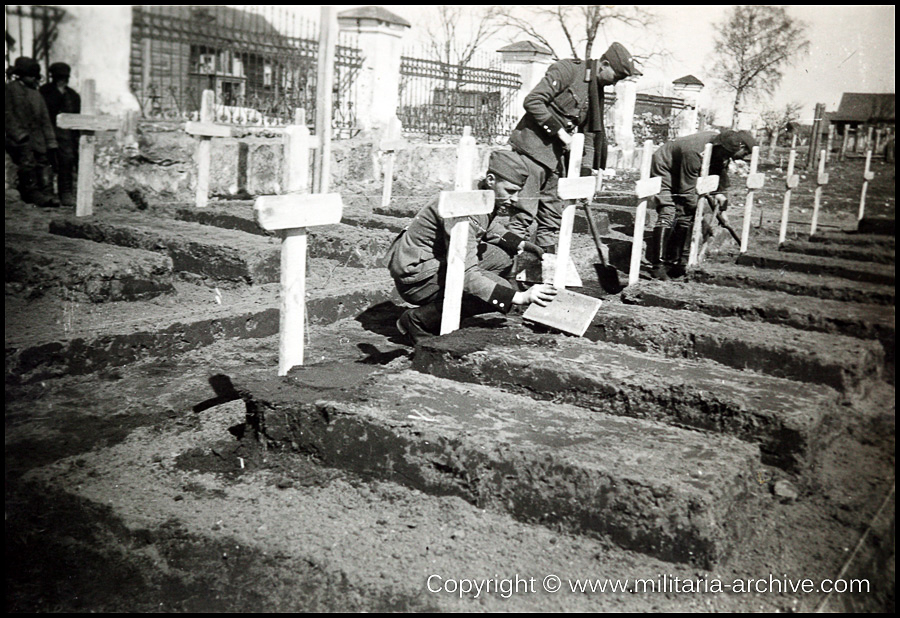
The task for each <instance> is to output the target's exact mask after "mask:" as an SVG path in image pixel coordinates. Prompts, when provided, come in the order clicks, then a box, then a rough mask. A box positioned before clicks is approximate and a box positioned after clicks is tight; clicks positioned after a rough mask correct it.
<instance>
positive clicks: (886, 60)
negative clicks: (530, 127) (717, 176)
mask: <svg viewBox="0 0 900 618" xmlns="http://www.w3.org/2000/svg"><path fill="white" fill-rule="evenodd" d="M335 6H336V7H337V10H338V11H341V10H345V9H348V8H351V7H354V6H361V5H335ZM381 6H383V7H384V8H386V9H388V10H389V11H391V12H393V13H396V14H397V15H399V16H401V17H403V18H405V19H406V20H407V21H409V22H410V23H411V24H412V28H411V30H410V32H408V33H407V35H406V41H407V43H408V44H409V45H413V44H416V43H418V42H421V41H422V40H423V37H424V31H425V24H427V23H429V20H433V19H434V16H435V14H436V9H435V6H434V5H381ZM468 8H469V9H471V10H472V11H474V10H476V9H477V8H478V7H475V6H469V7H468ZM644 8H646V9H647V10H649V11H652V12H654V13H655V14H657V15H658V17H659V25H660V27H659V29H658V30H659V32H658V33H657V35H655V36H651V35H650V33H646V32H638V31H635V30H627V29H619V30H616V29H610V30H609V31H607V32H605V33H603V34H601V36H600V37H599V39H598V41H597V43H596V44H595V47H594V49H595V52H594V55H595V56H597V55H599V54H602V53H603V51H604V50H605V49H606V47H607V46H608V44H609V43H611V42H613V41H615V40H618V41H620V42H621V43H623V44H624V45H625V46H626V47H629V48H631V47H640V46H641V45H644V46H645V47H646V46H650V45H651V43H650V42H651V40H652V41H653V43H652V46H654V47H663V48H665V49H667V50H668V51H669V52H670V53H671V56H670V57H668V58H667V59H664V60H654V61H652V63H651V64H650V65H648V66H646V67H645V71H644V73H645V75H644V76H643V77H642V78H641V80H640V81H639V82H638V91H642V90H644V91H651V90H653V89H654V88H655V87H658V86H659V85H661V84H668V83H671V81H672V80H674V79H677V78H679V77H682V76H684V75H687V74H692V75H695V76H696V77H698V78H700V79H701V80H702V81H703V82H704V83H706V84H707V88H706V92H705V93H704V95H705V97H704V98H705V99H706V100H707V102H708V104H709V105H712V106H713V107H715V109H716V110H717V111H718V117H717V122H719V123H727V122H728V120H729V119H730V116H731V111H730V109H731V105H730V98H731V97H730V96H728V94H727V93H725V92H723V91H722V90H721V88H720V87H717V86H716V84H715V82H714V80H713V79H712V76H711V71H710V69H711V65H712V62H711V53H712V50H713V39H714V36H715V29H714V24H716V23H718V22H721V21H723V19H724V18H725V15H726V14H727V12H728V10H729V9H730V7H729V6H694V5H688V6H683V5H682V6H644ZM297 10H298V11H303V12H305V14H307V15H310V16H314V17H318V12H319V7H318V6H309V5H307V6H305V7H302V8H301V7H298V9H297ZM787 10H788V13H789V14H790V15H791V16H792V17H795V18H798V19H800V20H802V21H804V22H806V23H807V24H808V26H809V28H808V38H809V40H810V51H809V54H808V55H806V56H803V57H800V58H798V59H797V61H796V62H795V64H794V65H793V66H790V67H788V68H787V70H786V71H785V77H784V80H783V81H782V84H781V87H780V88H779V89H778V90H777V91H776V92H775V94H774V95H773V97H772V98H771V100H767V101H765V102H763V103H761V104H760V106H763V107H765V106H776V107H783V106H784V105H785V104H786V103H788V102H794V101H796V102H798V103H801V104H802V105H803V113H804V116H805V117H806V120H809V121H811V119H812V112H813V108H814V107H815V104H816V103H825V104H826V109H827V110H828V111H833V110H836V109H837V106H838V104H839V102H840V99H841V94H842V93H843V92H894V71H895V67H894V56H895V46H894V19H895V17H894V6H893V5H881V6H808V5H803V6H788V7H787ZM547 30H548V32H550V31H551V28H549V27H548V29H547ZM519 38H522V37H519ZM509 40H510V33H508V32H507V33H502V34H501V35H498V36H497V37H495V39H494V40H492V41H491V42H490V43H488V44H487V45H486V46H485V49H486V50H487V51H494V50H496V49H497V48H498V47H502V46H503V45H505V44H506V43H508V42H509ZM552 41H553V42H554V43H556V47H557V48H558V49H560V50H565V49H568V48H567V46H566V45H565V43H564V39H563V38H562V35H561V34H558V35H556V36H555V37H553V38H552Z"/></svg>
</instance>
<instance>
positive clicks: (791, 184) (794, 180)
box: [778, 148, 800, 245]
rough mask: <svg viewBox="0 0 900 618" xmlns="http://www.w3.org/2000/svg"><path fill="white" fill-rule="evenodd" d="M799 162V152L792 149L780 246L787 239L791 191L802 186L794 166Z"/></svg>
mask: <svg viewBox="0 0 900 618" xmlns="http://www.w3.org/2000/svg"><path fill="white" fill-rule="evenodd" d="M796 161H797V151H796V150H794V149H793V148H791V155H790V157H789V158H788V167H787V175H786V176H785V178H784V184H785V187H786V189H785V191H784V205H783V206H782V207H781V228H780V230H779V232H778V244H779V245H780V244H781V243H783V242H784V239H785V238H786V237H787V225H788V214H789V212H790V208H791V191H793V190H794V189H795V188H796V187H797V185H798V184H800V176H798V175H797V174H795V173H794V164H795V163H796Z"/></svg>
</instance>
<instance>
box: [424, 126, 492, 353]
mask: <svg viewBox="0 0 900 618" xmlns="http://www.w3.org/2000/svg"><path fill="white" fill-rule="evenodd" d="M471 131H472V129H471V127H465V128H464V129H463V136H462V138H461V139H460V140H459V148H458V157H457V161H456V183H455V185H454V187H455V190H454V191H441V196H440V200H439V201H438V214H439V215H440V216H441V218H442V219H445V220H447V224H448V225H449V226H450V243H449V245H448V246H447V276H446V280H445V282H444V307H443V310H442V313H441V333H440V334H442V335H446V334H447V333H452V332H453V331H455V330H457V329H458V328H459V318H460V313H461V311H462V294H463V283H464V282H465V277H466V249H467V247H468V242H469V217H470V216H472V215H486V214H490V213H491V212H493V210H494V192H493V191H491V190H485V191H473V190H472V179H473V173H472V172H473V170H472V168H473V165H474V162H475V155H476V154H477V149H476V147H475V138H474V137H472V135H471Z"/></svg>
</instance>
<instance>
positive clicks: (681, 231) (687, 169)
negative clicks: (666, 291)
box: [647, 130, 756, 280]
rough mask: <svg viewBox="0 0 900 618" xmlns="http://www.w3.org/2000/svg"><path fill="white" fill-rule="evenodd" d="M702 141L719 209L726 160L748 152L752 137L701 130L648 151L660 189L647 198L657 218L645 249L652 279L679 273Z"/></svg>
mask: <svg viewBox="0 0 900 618" xmlns="http://www.w3.org/2000/svg"><path fill="white" fill-rule="evenodd" d="M706 144H712V145H713V149H712V156H711V158H710V165H709V175H710V176H718V177H719V188H718V190H716V191H715V192H714V193H713V194H712V195H713V200H715V203H717V204H718V206H719V209H720V210H721V211H724V210H725V209H726V208H727V207H728V196H727V194H726V193H725V191H726V190H727V189H728V186H729V182H728V164H729V163H730V162H731V160H732V159H733V160H735V161H737V160H739V159H743V158H744V157H745V156H747V155H748V154H750V152H752V151H753V147H754V146H755V145H756V140H755V139H753V136H752V135H750V133H748V132H747V131H732V130H726V131H723V132H722V133H717V132H716V131H703V132H701V133H696V134H694V135H686V136H684V137H679V138H677V139H674V140H672V141H670V142H666V143H665V144H663V145H662V146H660V147H659V149H658V150H657V151H656V152H655V153H653V161H652V163H651V165H650V176H652V177H655V176H659V177H661V178H662V190H661V191H660V193H659V195H658V196H655V197H654V198H653V201H652V202H651V206H655V207H656V211H657V213H658V217H657V219H656V226H655V227H654V228H653V240H652V241H651V243H650V246H649V247H647V260H648V261H649V262H650V265H651V268H652V271H651V274H652V275H653V277H654V278H657V279H663V280H665V279H668V278H669V277H680V276H682V275H684V272H685V266H686V265H687V259H688V252H689V250H690V242H691V230H692V228H693V224H694V214H695V213H696V212H697V201H698V199H699V196H698V194H697V179H698V178H700V172H701V167H702V165H703V150H704V149H705V148H706Z"/></svg>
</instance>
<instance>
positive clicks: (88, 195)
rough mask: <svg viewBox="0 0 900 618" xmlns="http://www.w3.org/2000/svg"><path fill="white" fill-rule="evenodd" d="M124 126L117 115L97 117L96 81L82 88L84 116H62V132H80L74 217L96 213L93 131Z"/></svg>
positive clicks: (59, 121)
mask: <svg viewBox="0 0 900 618" xmlns="http://www.w3.org/2000/svg"><path fill="white" fill-rule="evenodd" d="M121 124H122V119H121V118H119V117H117V116H103V115H98V114H97V103H96V94H95V89H94V80H92V79H86V80H84V83H83V84H82V85H81V113H80V114H59V115H58V116H57V117H56V126H58V127H59V128H60V129H76V130H79V131H81V132H82V133H81V136H80V137H79V138H78V187H77V193H76V198H75V199H76V201H75V216H76V217H87V216H89V215H92V214H93V213H94V140H95V137H94V132H96V131H115V130H117V129H118V128H119V126H120V125H121Z"/></svg>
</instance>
